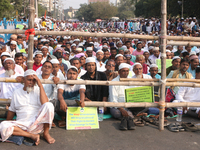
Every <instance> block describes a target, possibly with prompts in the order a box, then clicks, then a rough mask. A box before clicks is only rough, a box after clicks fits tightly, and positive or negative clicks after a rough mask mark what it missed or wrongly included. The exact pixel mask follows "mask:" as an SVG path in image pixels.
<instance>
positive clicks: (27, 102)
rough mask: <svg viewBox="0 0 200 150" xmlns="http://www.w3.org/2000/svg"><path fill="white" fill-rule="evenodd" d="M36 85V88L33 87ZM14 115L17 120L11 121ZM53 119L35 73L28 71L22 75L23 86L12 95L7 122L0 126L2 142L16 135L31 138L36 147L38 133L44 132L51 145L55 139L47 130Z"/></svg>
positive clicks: (38, 139) (51, 105)
mask: <svg viewBox="0 0 200 150" xmlns="http://www.w3.org/2000/svg"><path fill="white" fill-rule="evenodd" d="M36 83H37V86H35V84H36ZM15 113H16V115H17V119H16V121H12V119H13V117H14V115H15ZM53 118H54V107H53V104H52V103H49V100H48V97H47V96H46V93H45V91H44V88H43V86H42V83H41V82H40V80H39V79H38V77H37V76H36V72H35V71H33V70H31V69H29V70H27V71H26V72H25V73H24V86H23V87H21V88H19V89H17V90H15V91H14V93H13V95H12V100H11V104H10V107H9V111H8V114H7V120H8V121H3V122H2V123H1V124H0V133H1V138H2V141H6V140H7V139H8V138H9V137H10V136H11V135H16V136H24V137H28V138H31V139H32V140H33V141H34V142H35V145H38V144H39V143H40V135H39V133H41V132H42V131H44V133H43V137H44V138H45V139H46V140H47V142H48V143H50V144H52V143H54V142H55V139H53V138H52V137H51V136H50V134H49V129H50V128H51V124H52V121H53ZM9 120H10V121H9Z"/></svg>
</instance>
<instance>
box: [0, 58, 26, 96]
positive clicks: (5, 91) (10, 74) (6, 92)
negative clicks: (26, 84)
mask: <svg viewBox="0 0 200 150" xmlns="http://www.w3.org/2000/svg"><path fill="white" fill-rule="evenodd" d="M3 64H4V69H5V73H3V74H1V75H0V78H12V79H15V78H16V77H18V76H23V75H21V74H19V73H17V72H15V71H14V70H15V61H14V59H13V58H6V59H5V60H4V62H3ZM21 86H22V84H21V83H6V82H1V83H0V98H5V99H11V98H12V94H13V92H14V90H15V89H17V88H20V87H21Z"/></svg>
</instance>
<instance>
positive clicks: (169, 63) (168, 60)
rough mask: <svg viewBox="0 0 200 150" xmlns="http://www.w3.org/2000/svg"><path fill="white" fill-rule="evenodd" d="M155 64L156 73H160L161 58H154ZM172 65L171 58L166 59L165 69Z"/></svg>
mask: <svg viewBox="0 0 200 150" xmlns="http://www.w3.org/2000/svg"><path fill="white" fill-rule="evenodd" d="M156 65H157V66H158V73H161V59H156ZM170 66H172V59H166V69H167V68H168V67H170Z"/></svg>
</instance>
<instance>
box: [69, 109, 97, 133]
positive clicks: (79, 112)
mask: <svg viewBox="0 0 200 150" xmlns="http://www.w3.org/2000/svg"><path fill="white" fill-rule="evenodd" d="M80 129H99V122H98V114H97V107H84V108H81V107H68V109H67V113H66V130H80Z"/></svg>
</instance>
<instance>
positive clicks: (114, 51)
mask: <svg viewBox="0 0 200 150" xmlns="http://www.w3.org/2000/svg"><path fill="white" fill-rule="evenodd" d="M110 53H111V56H110V57H109V59H112V60H115V56H116V55H117V49H116V47H112V48H111V49H110Z"/></svg>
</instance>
